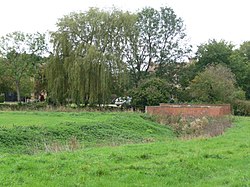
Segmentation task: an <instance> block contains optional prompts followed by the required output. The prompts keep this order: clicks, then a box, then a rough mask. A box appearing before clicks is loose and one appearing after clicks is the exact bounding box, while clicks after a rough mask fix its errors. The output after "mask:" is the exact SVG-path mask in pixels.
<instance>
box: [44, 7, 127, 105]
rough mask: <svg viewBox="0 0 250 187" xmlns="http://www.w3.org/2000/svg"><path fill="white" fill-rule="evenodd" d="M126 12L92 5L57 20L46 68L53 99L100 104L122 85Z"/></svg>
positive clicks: (122, 87)
mask: <svg viewBox="0 0 250 187" xmlns="http://www.w3.org/2000/svg"><path fill="white" fill-rule="evenodd" d="M130 16H132V15H130V14H128V13H122V12H121V11H116V10H114V11H113V12H105V11H100V10H99V9H93V8H92V9H90V10H89V11H87V12H84V13H72V14H70V15H68V16H64V18H62V19H60V20H59V22H58V23H57V27H58V31H56V32H54V33H52V40H53V43H54V56H53V57H52V58H51V61H50V63H49V64H48V68H47V70H48V73H47V78H48V88H49V93H50V96H51V98H52V99H53V100H55V101H56V102H58V103H61V104H63V103H65V102H66V100H73V101H74V102H75V103H85V104H89V103H90V104H95V103H98V104H101V103H106V102H107V100H108V95H110V94H111V93H110V92H113V91H118V90H119V89H120V90H123V89H124V84H125V82H126V66H125V64H124V62H122V58H123V57H122V55H121V51H122V48H121V45H122V44H123V40H125V39H124V37H123V32H125V30H126V27H125V25H124V24H125V22H123V20H126V18H127V17H130ZM123 23H124V24H123ZM113 89H115V90H113Z"/></svg>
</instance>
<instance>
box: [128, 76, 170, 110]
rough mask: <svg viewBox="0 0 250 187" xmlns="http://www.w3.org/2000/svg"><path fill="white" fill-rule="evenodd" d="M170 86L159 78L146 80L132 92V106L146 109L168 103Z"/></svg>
mask: <svg viewBox="0 0 250 187" xmlns="http://www.w3.org/2000/svg"><path fill="white" fill-rule="evenodd" d="M169 90H170V85H169V84H168V83H167V82H166V81H164V80H162V79H159V78H151V79H147V80H144V81H143V82H141V84H140V85H139V86H138V87H137V88H135V89H133V90H131V91H130V94H129V95H130V96H132V103H131V104H132V106H133V107H136V108H138V109H144V107H145V106H151V105H159V103H164V102H167V101H168V100H169V98H170V94H169Z"/></svg>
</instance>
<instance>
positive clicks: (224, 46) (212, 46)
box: [196, 40, 234, 72]
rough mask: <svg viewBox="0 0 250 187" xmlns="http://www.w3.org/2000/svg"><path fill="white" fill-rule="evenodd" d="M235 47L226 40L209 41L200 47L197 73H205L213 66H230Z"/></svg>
mask: <svg viewBox="0 0 250 187" xmlns="http://www.w3.org/2000/svg"><path fill="white" fill-rule="evenodd" d="M233 47H234V46H233V45H232V44H231V43H228V42H226V41H225V40H221V41H216V40H209V41H208V43H205V44H202V45H200V46H198V50H197V53H196V58H197V60H198V62H197V63H196V67H197V72H200V71H203V70H204V69H205V68H206V67H207V66H209V65H212V64H215V65H216V64H221V65H229V64H230V56H231V55H232V54H233Z"/></svg>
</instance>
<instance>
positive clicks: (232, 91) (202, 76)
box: [190, 64, 244, 103]
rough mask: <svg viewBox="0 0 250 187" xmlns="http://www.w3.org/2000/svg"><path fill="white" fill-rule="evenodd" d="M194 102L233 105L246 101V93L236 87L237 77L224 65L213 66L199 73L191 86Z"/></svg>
mask: <svg viewBox="0 0 250 187" xmlns="http://www.w3.org/2000/svg"><path fill="white" fill-rule="evenodd" d="M190 93H191V95H192V97H193V99H194V100H197V101H202V102H207V103H216V102H222V103H232V102H233V100H234V99H244V92H243V91H242V90H240V89H238V88H237V87H236V81H235V76H234V74H233V73H232V72H231V70H230V69H229V68H227V67H224V66H222V65H220V64H219V65H211V66H209V67H207V68H206V69H205V71H203V72H201V73H199V74H198V75H197V76H196V77H195V78H194V79H193V80H192V82H191V84H190Z"/></svg>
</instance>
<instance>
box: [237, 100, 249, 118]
mask: <svg viewBox="0 0 250 187" xmlns="http://www.w3.org/2000/svg"><path fill="white" fill-rule="evenodd" d="M233 110H234V115H240V116H250V101H246V100H236V101H235V102H234V103H233Z"/></svg>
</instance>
